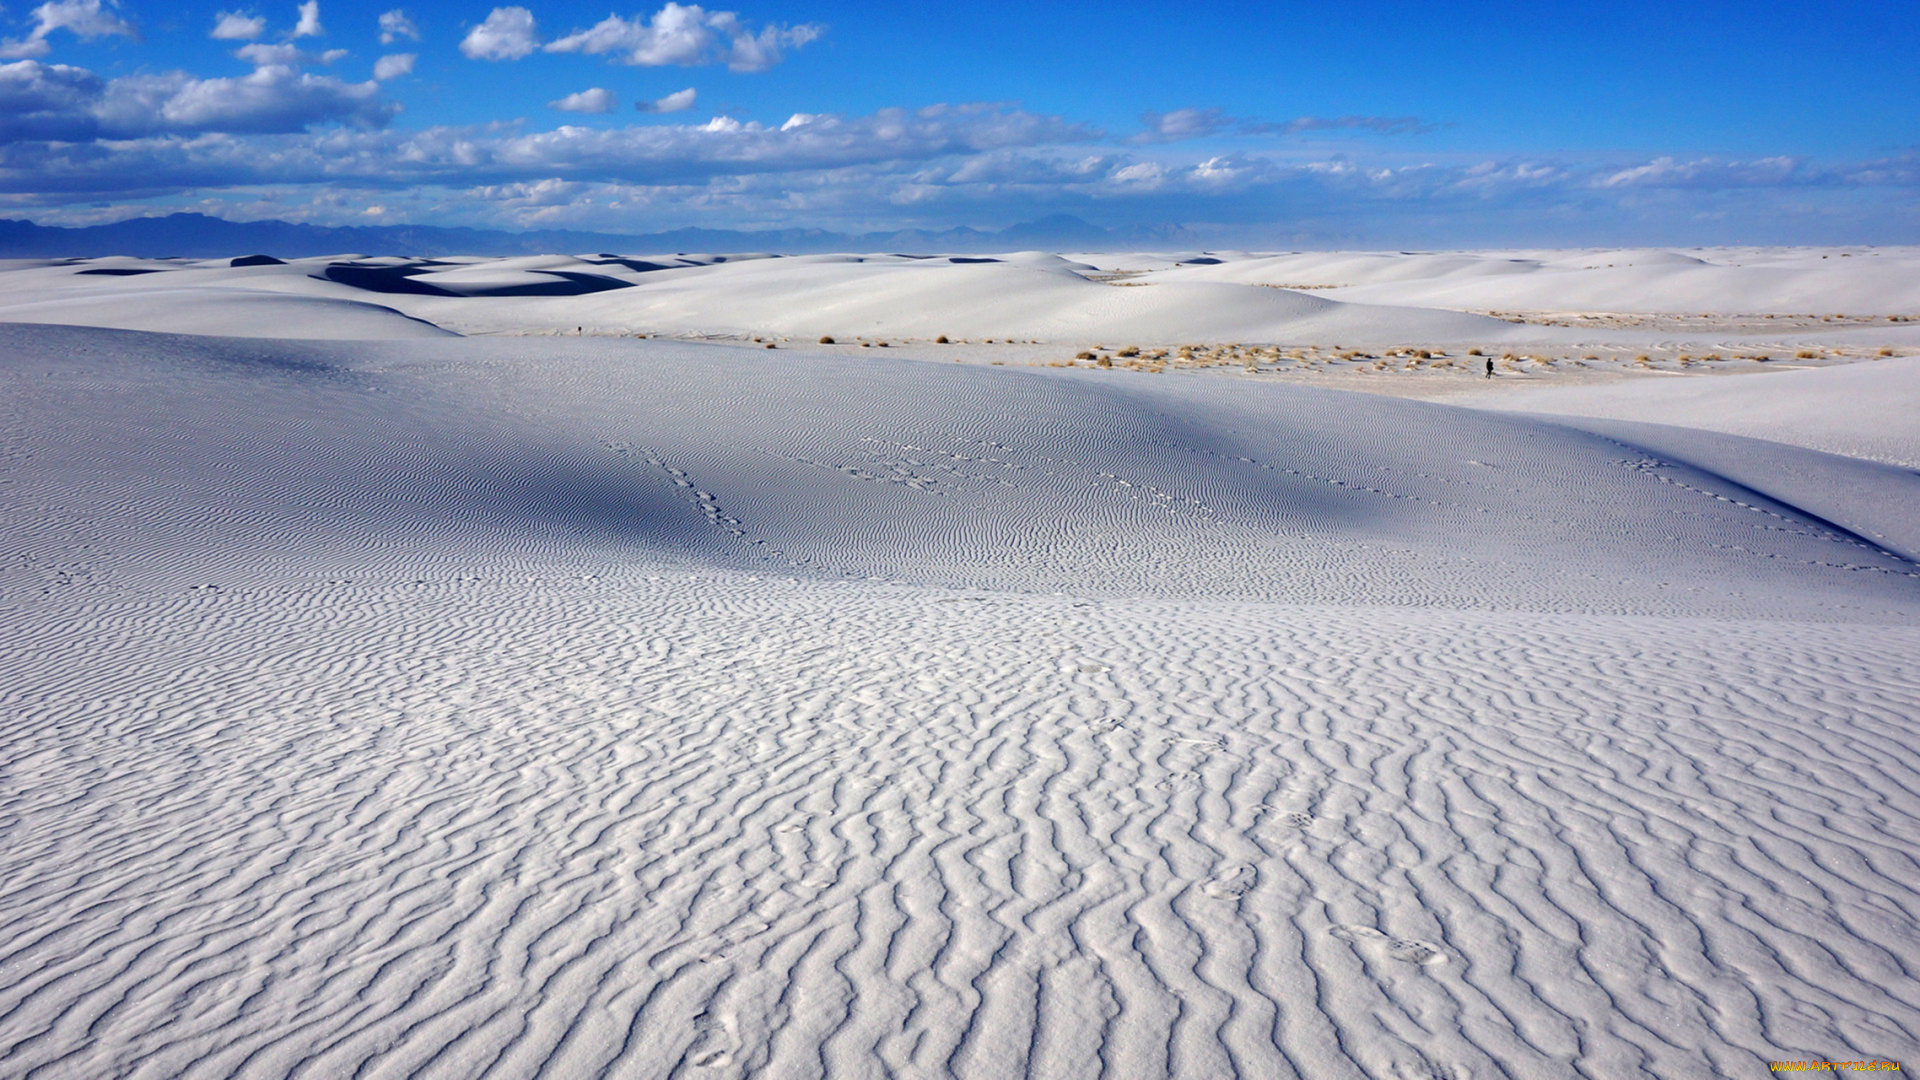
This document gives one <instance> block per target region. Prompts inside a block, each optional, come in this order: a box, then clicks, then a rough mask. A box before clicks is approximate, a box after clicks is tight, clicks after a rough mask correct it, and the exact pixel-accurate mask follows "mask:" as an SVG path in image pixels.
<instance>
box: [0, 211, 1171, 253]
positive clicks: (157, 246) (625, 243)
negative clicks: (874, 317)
mask: <svg viewBox="0 0 1920 1080" xmlns="http://www.w3.org/2000/svg"><path fill="white" fill-rule="evenodd" d="M1182 238H1183V237H1182V230H1180V229H1178V228H1177V227H1173V228H1165V227H1163V228H1159V229H1153V230H1126V231H1117V230H1111V229H1103V228H1101V227H1100V226H1098V225H1093V224H1090V223H1088V222H1085V221H1082V220H1080V219H1079V218H1077V217H1073V216H1071V215H1067V214H1057V215H1054V216H1052V217H1046V218H1041V219H1040V220H1038V221H1028V222H1023V223H1021V224H1018V225H1012V226H1009V227H1007V228H1005V229H1000V230H994V231H987V230H981V229H971V228H967V227H965V226H962V227H959V228H954V229H943V230H937V231H934V230H925V229H909V230H903V231H900V232H880V233H862V234H850V233H836V232H827V231H825V230H821V229H772V230H763V231H754V232H739V231H734V230H731V229H674V230H672V231H670V232H660V233H648V234H644V235H638V236H632V235H621V234H616V233H596V232H581V231H576V230H567V229H542V230H536V231H532V232H518V233H516V232H503V231H500V230H494V229H464V228H441V227H438V226H432V225H359V226H347V227H328V226H321V225H301V224H295V223H293V222H287V221H226V220H224V219H221V218H214V217H207V216H206V215H204V214H169V215H167V216H166V217H148V218H132V219H129V220H127V221H117V222H114V223H112V224H110V225H89V226H84V227H81V228H64V227H60V226H50V225H36V224H34V223H33V222H31V221H12V220H6V219H0V258H14V259H21V258H63V257H95V256H102V255H135V256H142V257H147V258H167V257H173V256H177V257H183V258H216V257H220V256H231V255H239V254H242V253H246V252H264V253H269V254H271V255H273V256H277V257H279V258H282V259H296V258H305V257H308V256H314V255H339V254H347V253H353V254H360V255H419V256H430V255H537V254H547V253H568V254H583V253H587V252H612V253H621V254H647V253H664V252H714V253H727V252H746V251H768V252H776V253H780V254H790V255H799V254H809V253H815V252H823V251H902V252H909V251H911V252H949V251H1017V250H1023V249H1030V248H1042V249H1047V250H1052V251H1061V250H1066V251H1101V250H1112V249H1115V248H1120V247H1129V246H1141V245H1150V246H1152V247H1155V248H1164V247H1166V246H1167V245H1169V244H1177V243H1178V242H1179V241H1180V240H1181V239H1182Z"/></svg>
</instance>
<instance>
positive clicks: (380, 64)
mask: <svg viewBox="0 0 1920 1080" xmlns="http://www.w3.org/2000/svg"><path fill="white" fill-rule="evenodd" d="M414 59H415V54H414V53H394V54H392V55H390V56H383V57H381V58H380V59H378V60H375V61H374V62H373V79H374V81H375V82H386V81H387V80H388V79H397V78H399V77H400V76H402V75H411V74H413V61H414Z"/></svg>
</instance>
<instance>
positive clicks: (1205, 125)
mask: <svg viewBox="0 0 1920 1080" xmlns="http://www.w3.org/2000/svg"><path fill="white" fill-rule="evenodd" d="M1140 123H1141V124H1142V125H1143V126H1145V127H1146V130H1145V131H1143V132H1141V133H1140V134H1138V135H1135V136H1134V137H1133V138H1132V139H1131V140H1129V141H1131V142H1136V143H1145V142H1173V141H1175V140H1178V139H1197V138H1199V137H1200V136H1202V135H1211V134H1213V133H1214V132H1216V131H1219V130H1221V129H1222V128H1224V127H1226V126H1228V125H1229V124H1231V123H1233V118H1232V117H1230V116H1228V115H1227V114H1226V113H1225V112H1223V111H1222V110H1220V109H1175V110H1173V111H1172V112H1164V113H1162V112H1153V111H1152V110H1148V111H1147V112H1144V113H1141V114H1140Z"/></svg>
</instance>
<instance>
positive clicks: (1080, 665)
mask: <svg viewBox="0 0 1920 1080" xmlns="http://www.w3.org/2000/svg"><path fill="white" fill-rule="evenodd" d="M1060 670H1061V671H1063V672H1066V673H1067V674H1069V675H1072V674H1074V673H1075V672H1078V673H1079V674H1082V675H1098V674H1100V673H1102V672H1106V671H1112V670H1113V668H1112V666H1111V665H1108V664H1103V663H1101V662H1100V661H1098V660H1087V659H1076V658H1074V657H1068V658H1067V659H1065V660H1062V661H1060Z"/></svg>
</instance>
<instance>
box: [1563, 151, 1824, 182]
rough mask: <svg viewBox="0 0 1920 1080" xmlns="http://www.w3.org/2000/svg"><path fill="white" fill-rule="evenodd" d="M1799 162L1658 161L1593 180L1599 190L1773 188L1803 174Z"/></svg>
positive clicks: (1786, 159) (1778, 159) (1770, 159)
mask: <svg viewBox="0 0 1920 1080" xmlns="http://www.w3.org/2000/svg"><path fill="white" fill-rule="evenodd" d="M1800 164H1801V163H1800V159H1799V158H1793V157H1768V158H1759V159H1756V160H1754V161H1722V160H1720V159H1718V158H1700V159H1698V160H1696V161H1679V160H1677V159H1675V158H1671V157H1660V158H1655V159H1653V160H1652V161H1649V162H1646V163H1645V164H1642V165H1636V166H1633V167H1631V168H1626V169H1619V170H1616V171H1614V172H1612V173H1608V174H1607V175H1604V176H1600V177H1597V178H1595V179H1594V181H1593V186H1594V187H1598V188H1627V187H1706V188H1727V187H1754V186H1762V187H1773V186H1779V185H1785V184H1788V183H1791V182H1793V181H1794V180H1795V179H1796V178H1797V175H1796V174H1798V172H1799V170H1800Z"/></svg>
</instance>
